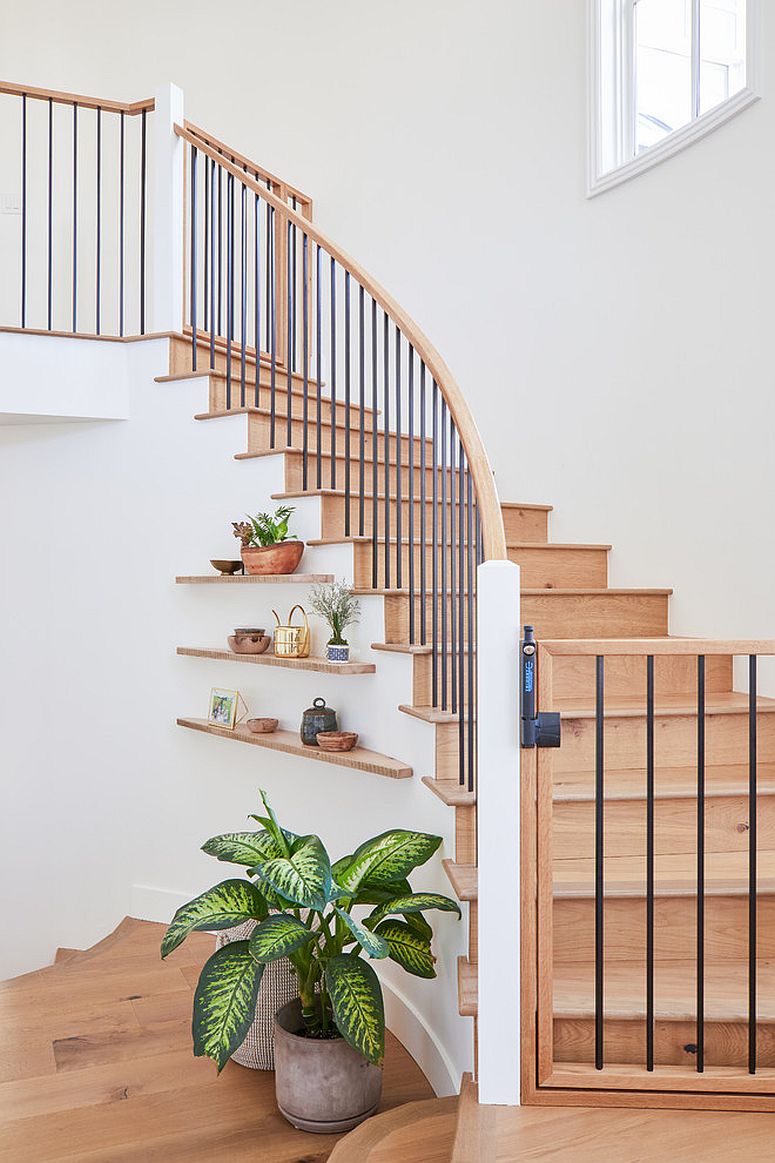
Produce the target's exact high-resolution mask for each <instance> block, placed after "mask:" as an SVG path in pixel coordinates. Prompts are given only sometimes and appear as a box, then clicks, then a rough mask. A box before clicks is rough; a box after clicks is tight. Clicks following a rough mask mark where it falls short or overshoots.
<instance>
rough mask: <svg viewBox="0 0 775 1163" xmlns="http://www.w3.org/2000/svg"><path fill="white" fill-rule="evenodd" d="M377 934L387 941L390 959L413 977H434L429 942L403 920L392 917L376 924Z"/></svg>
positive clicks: (433, 960)
mask: <svg viewBox="0 0 775 1163" xmlns="http://www.w3.org/2000/svg"><path fill="white" fill-rule="evenodd" d="M377 934H378V935H379V936H380V937H382V938H383V940H385V941H386V942H387V945H388V949H389V951H390V952H389V954H388V956H389V957H390V959H391V961H395V962H396V963H397V964H398V965H400V966H401V968H402V969H405V970H406V972H407V973H411V974H412V975H413V976H414V977H435V976H436V970H435V968H434V962H435V961H436V958H435V957H434V956H433V953H432V952H431V943H430V941H429V940H428V939H427V938H426V937H423V936H421V934H420V933H417V932H415V931H414V930H413V929H412V928H410V926H409V925H408V924H407V923H406V922H405V921H396V920H393V919H392V918H391V919H389V920H387V921H382V923H381V924H380V925H378V926H377Z"/></svg>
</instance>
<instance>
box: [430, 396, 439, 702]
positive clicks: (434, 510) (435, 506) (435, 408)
mask: <svg viewBox="0 0 775 1163" xmlns="http://www.w3.org/2000/svg"><path fill="white" fill-rule="evenodd" d="M432 384H433V387H432V389H431V464H432V466H433V480H432V481H431V499H432V504H431V545H432V546H433V557H432V558H431V650H432V654H431V690H432V698H431V703H432V705H433V706H434V707H437V706H438V705H439V549H438V545H439V385H438V384H437V383H436V380H435V379H434V380H433V381H432Z"/></svg>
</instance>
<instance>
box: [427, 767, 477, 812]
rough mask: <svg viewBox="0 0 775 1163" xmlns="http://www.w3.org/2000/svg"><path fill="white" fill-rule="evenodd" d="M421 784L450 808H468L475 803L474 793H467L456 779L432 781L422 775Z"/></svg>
mask: <svg viewBox="0 0 775 1163" xmlns="http://www.w3.org/2000/svg"><path fill="white" fill-rule="evenodd" d="M422 782H423V783H424V784H425V786H426V787H427V788H430V790H431V791H432V792H433V794H434V795H436V796H438V797H439V799H440V800H441V801H442V803H445V804H447V806H448V807H450V808H469V807H473V805H474V804H475V803H476V792H473V791H468V789H467V788H466V787H464V786H463V785H461V784H460V783H459V782H458V780H456V779H434V778H433V776H432V775H424V776H423V777H422Z"/></svg>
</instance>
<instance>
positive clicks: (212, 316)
mask: <svg viewBox="0 0 775 1163" xmlns="http://www.w3.org/2000/svg"><path fill="white" fill-rule="evenodd" d="M218 168H219V169H220V166H219V167H218ZM210 368H211V370H213V369H214V368H215V162H211V163H210Z"/></svg>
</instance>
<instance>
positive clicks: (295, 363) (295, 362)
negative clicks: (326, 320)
mask: <svg viewBox="0 0 775 1163" xmlns="http://www.w3.org/2000/svg"><path fill="white" fill-rule="evenodd" d="M293 209H294V210H295V209H296V199H295V198H294V199H293ZM297 234H298V228H297V227H296V224H295V223H294V225H293V228H292V231H291V278H290V279H289V280H288V283H289V285H290V286H291V287H292V288H293V291H292V294H291V300H290V302H291V309H290V334H291V336H292V343H291V357H290V358H291V367H292V370H293V371H298V367H299V351H298V348H299V335H298V332H299V329H298V326H297V324H296V287H297V279H296V271H297V265H296V247H297Z"/></svg>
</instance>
